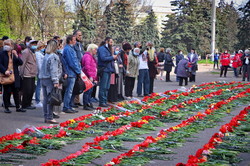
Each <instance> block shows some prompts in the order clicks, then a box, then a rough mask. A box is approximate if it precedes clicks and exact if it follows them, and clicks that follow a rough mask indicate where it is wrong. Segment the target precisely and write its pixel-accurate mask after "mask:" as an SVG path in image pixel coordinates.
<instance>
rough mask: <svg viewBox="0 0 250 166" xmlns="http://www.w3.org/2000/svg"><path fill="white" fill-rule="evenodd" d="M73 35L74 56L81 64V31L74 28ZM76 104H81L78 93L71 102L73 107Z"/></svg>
mask: <svg viewBox="0 0 250 166" xmlns="http://www.w3.org/2000/svg"><path fill="white" fill-rule="evenodd" d="M73 35H74V36H75V37H76V44H75V45H74V49H75V51H76V56H77V59H78V60H79V63H80V66H81V61H82V57H83V55H84V48H83V44H82V32H81V31H80V30H75V31H74V32H73ZM78 106H83V105H82V104H81V102H80V95H76V96H75V99H74V104H73V107H75V108H77V107H78Z"/></svg>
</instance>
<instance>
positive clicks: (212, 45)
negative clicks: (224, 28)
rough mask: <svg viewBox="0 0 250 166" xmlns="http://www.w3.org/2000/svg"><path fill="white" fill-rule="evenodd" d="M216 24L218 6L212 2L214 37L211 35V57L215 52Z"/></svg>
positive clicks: (213, 0)
mask: <svg viewBox="0 0 250 166" xmlns="http://www.w3.org/2000/svg"><path fill="white" fill-rule="evenodd" d="M215 23H216V6H215V0H212V35H211V39H212V41H211V55H213V54H214V52H215Z"/></svg>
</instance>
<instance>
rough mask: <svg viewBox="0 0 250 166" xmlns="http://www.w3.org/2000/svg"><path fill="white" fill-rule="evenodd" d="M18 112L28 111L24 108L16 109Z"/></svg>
mask: <svg viewBox="0 0 250 166" xmlns="http://www.w3.org/2000/svg"><path fill="white" fill-rule="evenodd" d="M16 112H26V110H24V109H22V108H18V109H16Z"/></svg>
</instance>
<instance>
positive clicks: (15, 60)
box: [0, 51, 23, 88]
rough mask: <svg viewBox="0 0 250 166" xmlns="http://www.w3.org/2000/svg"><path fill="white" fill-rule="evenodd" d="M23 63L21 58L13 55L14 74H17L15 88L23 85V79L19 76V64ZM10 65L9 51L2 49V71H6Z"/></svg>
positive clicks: (0, 55) (0, 66)
mask: <svg viewBox="0 0 250 166" xmlns="http://www.w3.org/2000/svg"><path fill="white" fill-rule="evenodd" d="M22 64H23V61H22V60H21V58H19V57H16V56H15V55H13V70H14V76H15V88H20V86H21V82H20V81H21V79H20V76H19V70H18V66H21V65H22ZM8 65H9V56H8V52H7V51H0V72H1V73H3V74H4V73H5V72H6V70H7V69H8Z"/></svg>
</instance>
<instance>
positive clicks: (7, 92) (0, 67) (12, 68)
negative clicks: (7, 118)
mask: <svg viewBox="0 0 250 166" xmlns="http://www.w3.org/2000/svg"><path fill="white" fill-rule="evenodd" d="M3 44H4V46H3V50H1V51H0V73H1V74H3V75H6V76H10V75H11V74H14V82H13V83H10V84H6V85H3V102H4V107H5V110H4V112H5V113H11V111H10V110H9V106H10V96H11V92H13V96H14V101H15V105H16V112H26V110H24V109H22V108H20V100H19V89H20V76H19V71H18V66H20V65H22V64H23V61H22V60H21V58H19V57H18V54H17V52H16V50H14V42H13V41H12V40H11V39H7V40H5V41H4V43H3Z"/></svg>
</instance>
